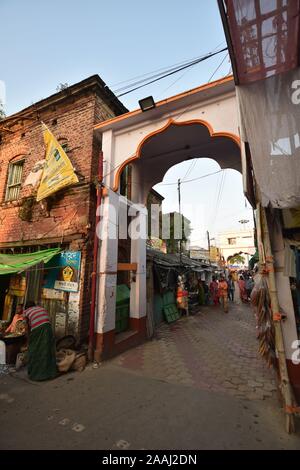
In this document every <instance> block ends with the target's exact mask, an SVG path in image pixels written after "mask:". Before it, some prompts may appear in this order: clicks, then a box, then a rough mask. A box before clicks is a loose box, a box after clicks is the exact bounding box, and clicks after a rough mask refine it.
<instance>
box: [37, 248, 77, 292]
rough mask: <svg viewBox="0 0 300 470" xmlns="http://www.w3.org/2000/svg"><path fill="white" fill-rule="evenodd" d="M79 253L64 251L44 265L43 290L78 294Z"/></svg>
mask: <svg viewBox="0 0 300 470" xmlns="http://www.w3.org/2000/svg"><path fill="white" fill-rule="evenodd" d="M80 261H81V252H80V251H64V252H62V253H59V254H58V255H56V256H55V257H54V258H52V260H51V261H50V262H49V263H47V264H46V265H45V278H44V283H43V288H44V289H57V290H60V291H65V292H78V288H79V280H80Z"/></svg>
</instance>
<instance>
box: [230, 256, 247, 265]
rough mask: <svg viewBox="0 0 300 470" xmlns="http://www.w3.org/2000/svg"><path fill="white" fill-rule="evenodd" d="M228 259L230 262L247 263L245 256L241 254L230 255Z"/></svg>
mask: <svg viewBox="0 0 300 470" xmlns="http://www.w3.org/2000/svg"><path fill="white" fill-rule="evenodd" d="M227 261H228V263H230V264H245V258H244V256H242V255H240V254H237V255H233V256H229V257H228V258H227Z"/></svg>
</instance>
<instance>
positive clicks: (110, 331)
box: [95, 190, 119, 361]
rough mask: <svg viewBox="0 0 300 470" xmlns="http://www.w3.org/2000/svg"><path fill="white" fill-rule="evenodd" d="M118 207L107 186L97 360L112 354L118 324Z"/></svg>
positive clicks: (101, 230) (101, 227)
mask: <svg viewBox="0 0 300 470" xmlns="http://www.w3.org/2000/svg"><path fill="white" fill-rule="evenodd" d="M118 208H119V195H118V194H117V193H115V192H113V191H111V190H108V194H107V196H106V197H105V198H104V200H103V204H102V206H101V219H100V224H99V227H97V233H98V237H99V243H100V247H99V252H98V253H99V254H98V273H99V274H98V285H97V307H96V312H97V315H96V322H95V323H96V324H95V332H96V350H95V358H96V360H97V361H99V360H100V359H101V357H102V356H103V355H109V354H110V352H111V351H112V348H113V345H114V337H115V324H116V286H117V265H118V224H117V222H118Z"/></svg>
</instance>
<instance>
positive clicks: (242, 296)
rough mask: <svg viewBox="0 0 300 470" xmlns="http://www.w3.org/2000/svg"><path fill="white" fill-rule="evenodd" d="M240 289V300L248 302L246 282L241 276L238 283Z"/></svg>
mask: <svg viewBox="0 0 300 470" xmlns="http://www.w3.org/2000/svg"><path fill="white" fill-rule="evenodd" d="M238 285H239V289H240V299H241V301H242V302H247V300H248V297H247V291H246V284H245V281H244V278H243V276H240V279H239V281H238Z"/></svg>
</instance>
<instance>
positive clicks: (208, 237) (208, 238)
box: [206, 230, 210, 264]
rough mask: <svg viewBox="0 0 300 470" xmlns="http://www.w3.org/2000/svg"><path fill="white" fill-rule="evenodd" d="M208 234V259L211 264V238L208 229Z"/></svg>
mask: <svg viewBox="0 0 300 470" xmlns="http://www.w3.org/2000/svg"><path fill="white" fill-rule="evenodd" d="M206 235H207V246H208V261H209V264H210V238H209V231H208V230H207V231H206Z"/></svg>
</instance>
